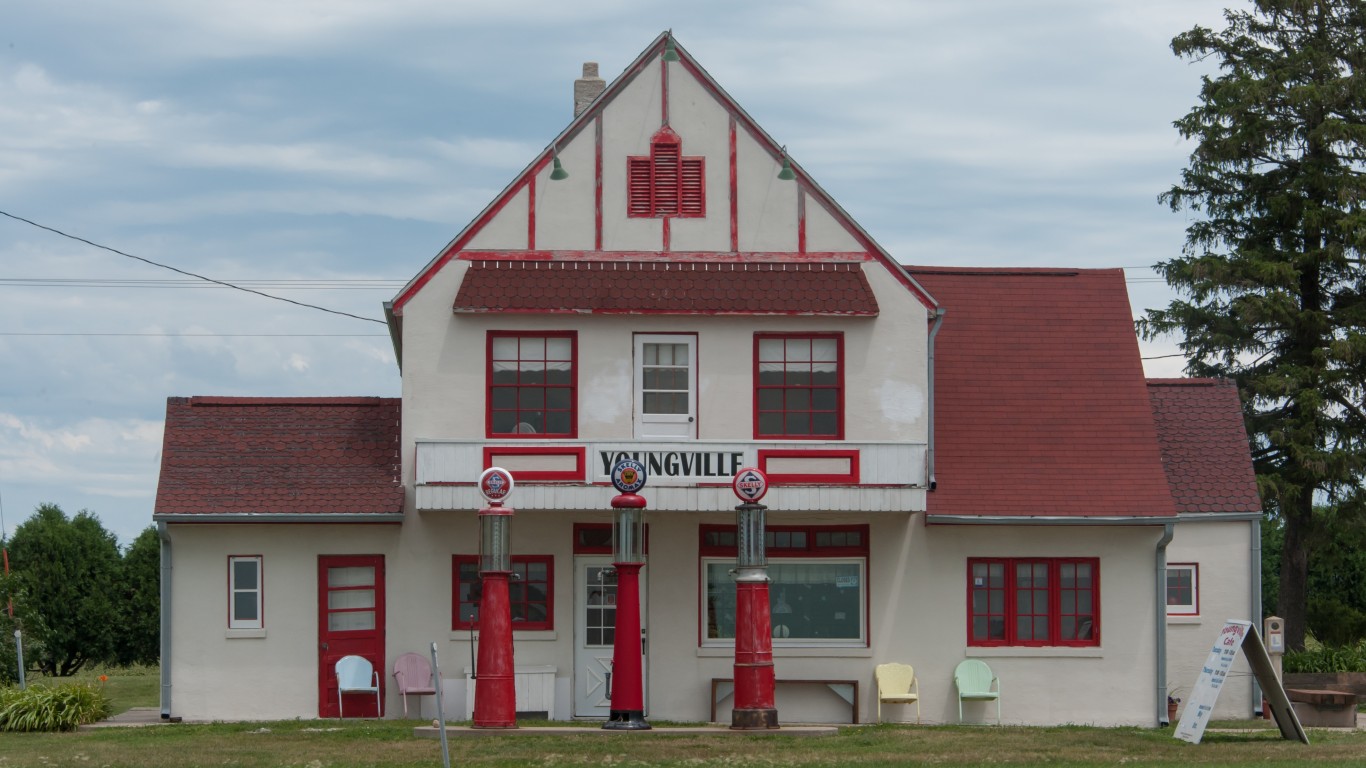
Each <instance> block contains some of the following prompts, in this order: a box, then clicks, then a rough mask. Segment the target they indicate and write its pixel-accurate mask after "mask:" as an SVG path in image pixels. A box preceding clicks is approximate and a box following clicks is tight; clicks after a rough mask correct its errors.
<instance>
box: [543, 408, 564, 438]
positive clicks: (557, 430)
mask: <svg viewBox="0 0 1366 768" xmlns="http://www.w3.org/2000/svg"><path fill="white" fill-rule="evenodd" d="M569 423H570V417H569V411H551V412H550V413H548V414H546V417H545V431H546V433H547V434H551V435H567V434H569Z"/></svg>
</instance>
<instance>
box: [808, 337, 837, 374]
mask: <svg viewBox="0 0 1366 768" xmlns="http://www.w3.org/2000/svg"><path fill="white" fill-rule="evenodd" d="M811 359H812V360H823V361H833V360H838V359H839V342H838V340H837V339H812V340H811ZM831 370H834V368H833V366H832V367H831Z"/></svg>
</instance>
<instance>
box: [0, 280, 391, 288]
mask: <svg viewBox="0 0 1366 768" xmlns="http://www.w3.org/2000/svg"><path fill="white" fill-rule="evenodd" d="M224 282H227V283H231V284H232V285H236V286H249V287H252V288H279V289H282V290H293V291H300V290H302V291H369V290H380V289H387V290H394V289H398V288H402V287H403V286H404V284H405V282H404V281H403V280H379V279H366V278H357V279H334V280H314V279H302V280H290V279H276V280H225V281H224ZM7 285H12V286H20V287H24V288H208V289H213V288H218V287H219V286H217V285H205V284H204V283H203V281H201V280H144V279H129V278H114V277H0V286H7Z"/></svg>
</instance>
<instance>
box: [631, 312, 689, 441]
mask: <svg viewBox="0 0 1366 768" xmlns="http://www.w3.org/2000/svg"><path fill="white" fill-rule="evenodd" d="M635 365H636V376H635V378H636V400H635V404H636V407H635V417H636V439H638V440H651V439H654V440H692V439H694V438H696V437H697V337H696V336H693V335H691V334H645V333H640V334H636V348H635Z"/></svg>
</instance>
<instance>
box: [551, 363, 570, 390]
mask: <svg viewBox="0 0 1366 768" xmlns="http://www.w3.org/2000/svg"><path fill="white" fill-rule="evenodd" d="M545 383H547V384H556V385H559V386H564V387H567V386H569V385H571V384H573V383H574V369H573V368H569V367H563V368H548V369H546V372H545Z"/></svg>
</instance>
